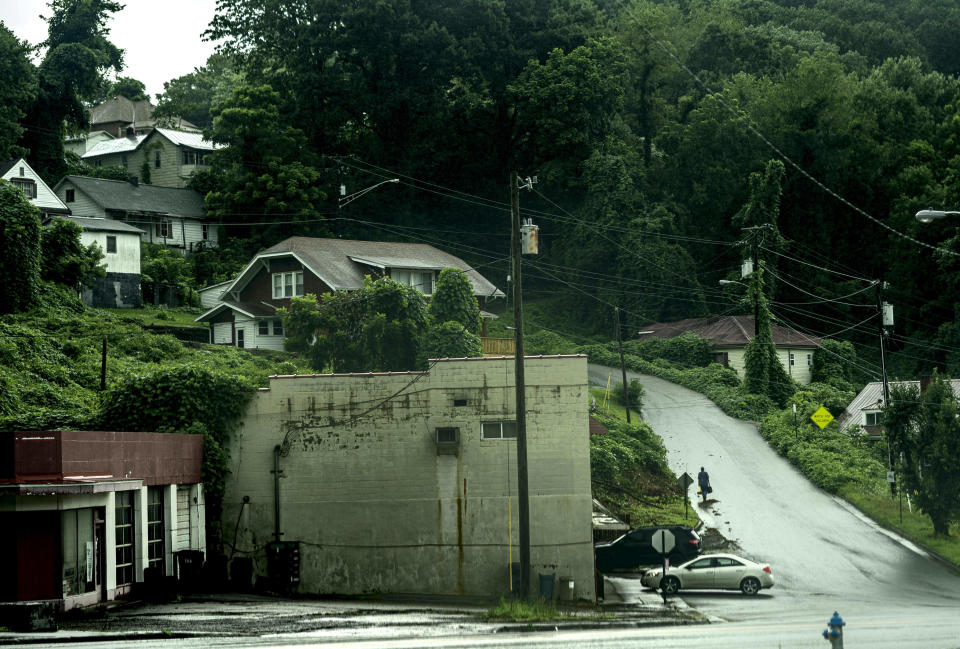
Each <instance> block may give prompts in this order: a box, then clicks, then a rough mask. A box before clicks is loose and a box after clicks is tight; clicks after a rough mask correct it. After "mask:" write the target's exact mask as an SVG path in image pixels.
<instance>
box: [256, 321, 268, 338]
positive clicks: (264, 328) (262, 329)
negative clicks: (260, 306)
mask: <svg viewBox="0 0 960 649" xmlns="http://www.w3.org/2000/svg"><path fill="white" fill-rule="evenodd" d="M257 333H258V334H260V335H261V336H269V335H270V321H269V320H261V321H260V322H258V323H257Z"/></svg>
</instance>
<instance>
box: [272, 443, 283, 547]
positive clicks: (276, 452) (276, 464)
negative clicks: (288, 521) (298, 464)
mask: <svg viewBox="0 0 960 649" xmlns="http://www.w3.org/2000/svg"><path fill="white" fill-rule="evenodd" d="M280 536H281V532H280V445H279V444H277V445H276V446H274V447H273V540H274V541H276V542H278V543H279V542H280Z"/></svg>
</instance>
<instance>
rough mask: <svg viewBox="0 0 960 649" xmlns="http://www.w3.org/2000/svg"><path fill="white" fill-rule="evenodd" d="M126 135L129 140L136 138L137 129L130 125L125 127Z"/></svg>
mask: <svg viewBox="0 0 960 649" xmlns="http://www.w3.org/2000/svg"><path fill="white" fill-rule="evenodd" d="M127 137H128V138H130V139H131V140H136V139H137V131H136V129H135V128H133V127H132V126H128V127H127Z"/></svg>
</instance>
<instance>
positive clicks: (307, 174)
mask: <svg viewBox="0 0 960 649" xmlns="http://www.w3.org/2000/svg"><path fill="white" fill-rule="evenodd" d="M279 101H280V96H279V95H278V93H277V92H275V91H274V90H273V89H272V88H270V87H269V86H258V87H249V86H242V87H240V88H238V89H236V90H235V91H234V93H233V95H232V96H231V97H230V99H228V100H227V101H226V102H224V103H222V104H218V105H217V106H215V107H214V108H213V110H212V111H211V114H212V115H213V127H212V128H211V129H210V130H209V131H208V132H207V136H208V137H209V138H210V139H211V140H213V141H214V142H218V143H221V144H225V145H227V146H226V147H225V148H222V149H219V150H217V151H215V152H214V153H212V154H210V158H211V164H212V167H213V176H212V179H211V180H212V182H211V186H212V188H213V189H212V191H209V192H208V193H207V194H206V198H205V207H206V210H207V214H208V215H209V216H211V217H214V218H217V219H220V220H222V221H225V222H227V223H244V222H246V223H258V224H259V225H258V226H257V227H255V228H245V229H241V228H236V229H235V232H236V233H238V234H241V235H244V236H246V237H252V238H255V239H258V240H260V241H262V242H270V241H276V240H277V239H279V238H282V237H284V236H289V234H290V233H291V232H292V228H291V227H289V225H290V223H291V222H297V221H300V222H302V221H308V222H313V223H314V225H313V226H312V227H311V228H308V229H303V228H301V229H300V230H299V233H300V234H309V233H311V231H312V232H314V233H321V232H323V230H324V229H323V227H322V226H320V225H317V224H316V223H315V222H316V221H317V219H316V207H315V206H316V205H317V204H318V203H319V201H320V200H322V199H323V197H324V195H323V193H322V192H321V191H320V189H319V188H318V186H317V185H318V179H319V174H318V172H317V170H316V169H315V168H313V167H311V166H309V164H307V163H308V162H309V160H310V156H309V155H308V154H307V152H306V150H305V142H304V139H303V133H302V132H301V131H300V130H299V129H295V128H293V127H291V126H285V125H284V124H283V120H282V119H281V117H280V112H279ZM270 221H278V222H279V225H277V226H271V225H269V222H270Z"/></svg>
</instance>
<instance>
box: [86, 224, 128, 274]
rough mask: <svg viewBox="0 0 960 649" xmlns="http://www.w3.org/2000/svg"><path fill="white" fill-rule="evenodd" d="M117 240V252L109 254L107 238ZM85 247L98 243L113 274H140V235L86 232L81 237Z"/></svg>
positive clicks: (104, 260)
mask: <svg viewBox="0 0 960 649" xmlns="http://www.w3.org/2000/svg"><path fill="white" fill-rule="evenodd" d="M108 236H113V237H116V238H117V251H116V252H113V253H111V252H107V237H108ZM80 242H81V243H82V244H83V245H84V246H88V245H90V244H91V243H97V244H98V245H99V246H100V250H101V251H103V261H102V262H101V263H103V264H105V265H106V267H107V271H108V272H111V273H130V274H133V275H139V274H140V235H139V234H133V233H130V232H102V231H97V230H95V231H90V230H84V231H83V234H81V235H80Z"/></svg>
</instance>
